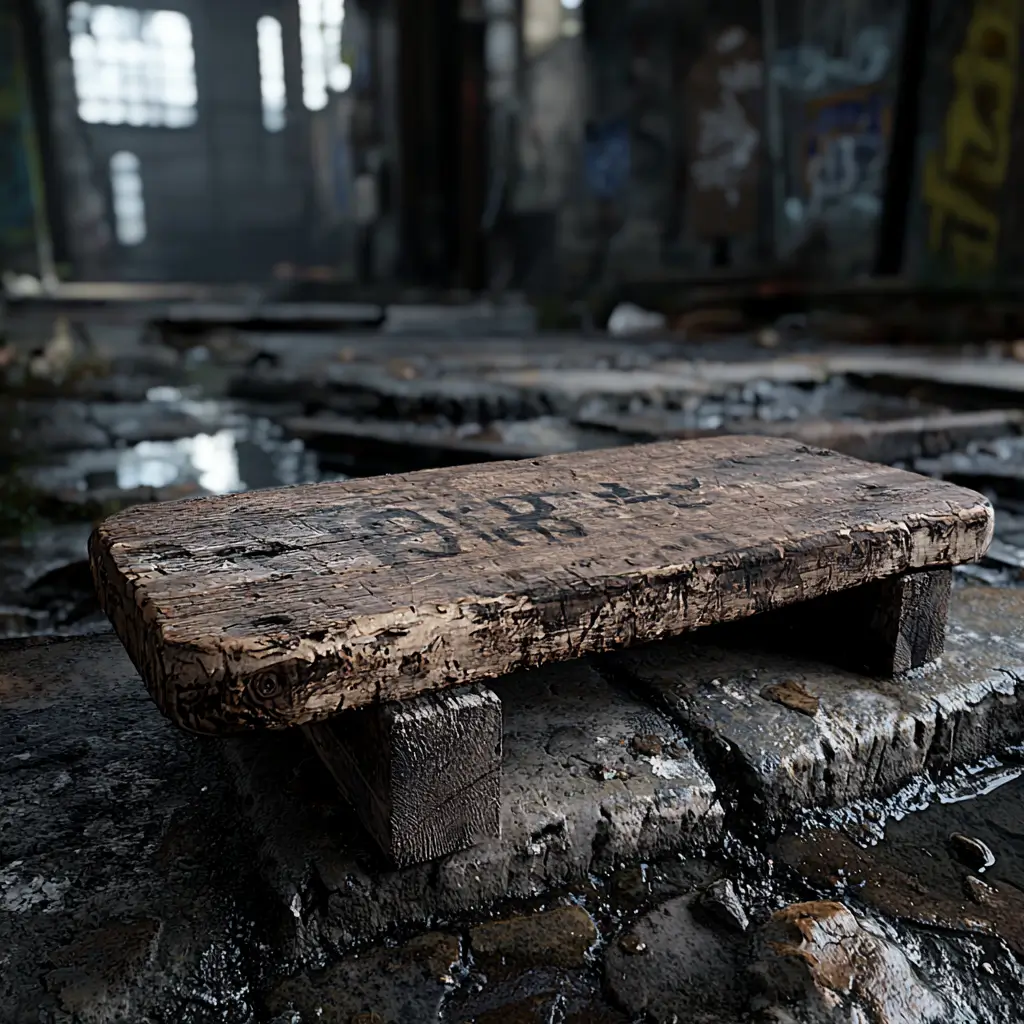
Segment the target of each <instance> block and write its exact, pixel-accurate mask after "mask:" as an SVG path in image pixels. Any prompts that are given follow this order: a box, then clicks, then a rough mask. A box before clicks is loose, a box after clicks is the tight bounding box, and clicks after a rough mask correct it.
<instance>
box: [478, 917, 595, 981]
mask: <svg viewBox="0 0 1024 1024" xmlns="http://www.w3.org/2000/svg"><path fill="white" fill-rule="evenodd" d="M597 937H598V936H597V928H596V927H595V925H594V922H593V921H592V920H591V918H590V915H589V914H588V913H587V912H586V911H585V910H584V909H583V908H582V907H576V906H570V907H556V908H555V909H554V910H548V911H545V912H543V913H540V914H529V915H526V916H523V917H513V918H507V919H505V920H500V921H488V922H486V923H485V924H480V925H477V926H476V927H475V928H473V929H471V930H470V933H469V944H470V949H471V950H472V953H473V959H474V961H475V963H476V966H477V967H478V968H479V969H480V970H481V971H483V972H484V973H485V974H487V975H488V977H490V976H494V977H501V976H508V975H512V974H517V973H520V972H522V971H525V970H529V969H530V968H533V967H560V968H563V969H566V970H568V969H570V968H574V967H583V966H584V965H585V964H586V961H587V954H588V953H589V952H590V950H591V949H592V948H593V947H594V945H595V943H596V942H597Z"/></svg>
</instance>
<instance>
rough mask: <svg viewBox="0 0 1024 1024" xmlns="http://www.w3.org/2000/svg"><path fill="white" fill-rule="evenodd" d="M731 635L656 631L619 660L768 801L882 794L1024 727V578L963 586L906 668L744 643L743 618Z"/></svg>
mask: <svg viewBox="0 0 1024 1024" xmlns="http://www.w3.org/2000/svg"><path fill="white" fill-rule="evenodd" d="M724 636H726V634H722V633H720V634H719V637H718V639H719V640H721V639H722V638H723V637H724ZM728 636H730V637H733V638H735V639H736V643H735V644H731V645H730V646H729V647H728V648H727V647H726V646H724V644H723V645H721V646H709V645H706V644H704V643H700V642H695V641H689V642H684V641H679V642H670V643H659V644H652V645H650V646H647V647H644V648H641V649H637V650H634V651H628V652H624V653H622V654H618V655H614V656H613V657H612V659H611V660H610V664H612V665H614V668H615V671H616V672H618V673H619V674H620V676H621V677H622V678H624V679H625V680H627V681H628V682H630V683H631V684H633V685H636V686H639V687H641V688H643V689H644V690H646V692H649V693H651V694H652V696H653V697H654V698H655V700H656V701H658V702H659V703H660V704H661V705H662V706H663V707H665V708H666V709H667V710H668V711H669V713H670V714H671V715H672V716H673V717H674V718H675V719H676V720H677V721H678V722H679V723H680V724H681V725H683V726H684V727H685V728H686V729H687V730H688V731H689V732H690V733H691V736H692V737H693V739H694V741H695V742H696V743H697V745H698V748H699V750H700V751H701V752H702V753H703V755H704V756H705V759H706V763H707V764H708V765H709V766H710V767H711V769H712V773H713V774H715V775H716V777H717V779H718V781H719V782H720V783H721V782H726V781H727V782H729V783H730V785H731V788H732V789H733V791H734V793H735V796H736V798H737V800H738V801H739V802H740V803H741V804H744V805H747V806H752V807H755V808H757V809H758V810H759V812H767V813H769V814H770V815H778V814H787V813H791V812H794V811H799V810H802V809H806V808H812V807H821V806H842V805H844V804H847V803H849V802H851V801H853V800H857V799H861V798H866V797H875V796H882V795H887V794H889V793H892V792H893V791H895V790H896V789H898V788H899V787H900V786H902V785H903V784H904V783H906V782H907V781H909V780H910V779H912V778H913V777H915V776H918V775H920V774H922V773H924V772H925V771H928V770H933V771H934V770H943V769H947V768H950V767H952V766H954V765H957V764H963V763H969V762H972V761H976V760H978V759H980V758H981V757H983V756H985V755H987V754H990V753H992V752H993V751H995V750H997V749H999V748H1000V747H1002V746H1005V745H1007V744H1012V743H1015V742H1019V741H1020V739H1021V738H1022V737H1024V591H1020V590H1005V589H994V588H988V587H964V588H962V589H958V590H957V591H956V592H955V593H954V595H953V598H952V602H951V609H950V619H949V633H948V638H947V643H946V652H945V654H944V655H943V657H942V659H941V660H940V661H938V662H935V663H932V664H930V665H926V666H924V667H923V668H921V669H917V670H915V671H914V672H912V673H910V674H909V675H908V676H905V677H903V678H902V679H900V680H898V681H888V680H879V679H874V678H871V677H869V676H866V675H861V674H858V673H855V672H847V671H843V670H839V669H835V668H832V667H831V666H827V665H824V664H821V663H816V662H813V661H809V660H807V659H803V658H800V657H798V656H794V655H788V654H777V653H769V652H764V651H758V650H745V649H743V647H742V646H741V644H742V642H743V639H742V638H743V633H742V627H738V628H737V629H735V630H734V631H733V632H731V633H729V634H728Z"/></svg>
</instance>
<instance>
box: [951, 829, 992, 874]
mask: <svg viewBox="0 0 1024 1024" xmlns="http://www.w3.org/2000/svg"><path fill="white" fill-rule="evenodd" d="M949 846H950V849H951V850H952V852H953V856H954V857H956V859H957V860H959V861H960V863H961V864H965V865H966V866H967V867H969V868H971V869H972V870H973V871H977V872H979V873H980V872H982V871H987V870H988V869H989V868H990V867H992V865H993V864H995V862H996V855H995V854H994V853H993V852H992V851H991V850H990V849H989V847H988V846H987V845H986V844H985V843H983V842H982V841H981V840H980V839H975V838H974V836H965V835H964V834H963V833H962V832H954V833H953V834H952V835H951V836H950V837H949Z"/></svg>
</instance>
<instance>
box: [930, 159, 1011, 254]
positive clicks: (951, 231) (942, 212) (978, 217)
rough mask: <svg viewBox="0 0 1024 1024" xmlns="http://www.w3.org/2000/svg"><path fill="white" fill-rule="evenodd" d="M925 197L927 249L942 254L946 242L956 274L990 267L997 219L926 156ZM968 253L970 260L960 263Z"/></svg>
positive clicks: (940, 164) (939, 163) (994, 246)
mask: <svg viewBox="0 0 1024 1024" xmlns="http://www.w3.org/2000/svg"><path fill="white" fill-rule="evenodd" d="M924 193H925V196H926V197H927V201H928V205H929V206H930V207H931V210H930V214H929V220H928V246H929V248H930V249H931V250H932V251H933V252H941V251H942V250H944V249H945V248H946V240H947V238H949V239H950V246H949V248H950V249H951V250H952V254H953V261H954V263H955V264H956V267H957V269H958V270H962V271H965V272H969V271H972V270H985V269H987V268H988V267H990V266H992V264H993V262H994V261H995V257H996V243H997V241H998V240H999V218H998V217H997V216H996V214H995V213H994V212H993V211H992V210H991V209H990V208H989V207H988V206H986V205H985V204H984V203H981V202H979V201H978V200H977V199H975V198H974V196H972V195H971V193H970V192H968V191H966V190H965V189H964V188H963V187H962V186H960V185H959V184H957V182H956V181H954V180H952V179H950V178H949V177H947V176H946V174H945V173H944V168H943V167H942V163H941V160H940V158H939V157H938V155H937V154H935V153H930V154H929V156H928V160H927V163H926V164H925V170H924ZM968 232H969V234H968ZM958 239H959V240H961V241H957V240H958ZM968 243H969V244H968ZM968 252H969V253H970V258H969V259H961V256H963V257H966V255H967V254H968Z"/></svg>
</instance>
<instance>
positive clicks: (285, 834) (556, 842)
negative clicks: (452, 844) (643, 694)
mask: <svg viewBox="0 0 1024 1024" xmlns="http://www.w3.org/2000/svg"><path fill="white" fill-rule="evenodd" d="M493 689H494V691H495V692H496V693H497V694H498V695H499V697H501V700H502V708H503V714H504V735H503V764H502V811H501V813H502V836H501V838H500V839H494V840H487V841H485V842H482V843H480V844H478V845H477V846H474V847H473V848H471V849H469V850H465V851H461V852H459V853H455V854H451V855H450V856H448V857H443V858H440V859H439V860H437V861H435V862H432V863H430V864H422V865H415V866H412V867H409V868H404V869H401V870H389V869H388V868H386V867H385V866H384V865H382V864H381V863H380V862H379V860H378V859H377V858H376V855H375V854H374V852H373V850H372V848H371V847H370V846H369V843H368V840H367V839H366V838H365V836H364V835H363V833H362V831H361V829H360V828H359V826H358V825H357V824H356V823H355V821H354V820H353V818H352V815H351V813H350V811H349V810H348V808H347V807H345V805H343V804H342V803H341V802H340V801H339V799H338V797H337V794H336V790H334V789H333V788H332V786H330V785H329V784H327V780H326V778H325V773H324V772H322V770H321V769H320V766H319V764H318V763H316V762H314V761H312V760H311V759H310V756H309V754H308V752H307V751H306V749H305V748H304V747H303V746H301V745H300V744H298V743H297V741H296V739H295V737H293V736H291V735H290V734H288V733H284V734H276V735H275V734H265V735H261V736H248V737H240V738H237V739H225V740H224V741H223V742H221V743H219V744H218V747H217V749H218V750H219V751H221V752H223V754H224V756H225V757H226V759H227V761H228V765H229V767H230V769H231V772H232V775H233V776H234V778H235V782H236V785H237V786H238V789H239V792H240V794H241V795H242V798H243V802H244V805H245V806H246V807H247V808H248V810H249V813H250V815H251V817H252V820H253V823H254V825H255V827H256V829H257V831H258V832H259V834H260V837H261V840H262V852H263V871H264V877H265V878H267V880H268V882H269V883H270V884H271V885H272V887H273V888H274V889H275V890H276V891H277V892H278V894H279V897H280V900H281V902H282V903H283V904H284V906H286V907H292V906H294V907H297V908H307V907H308V908H310V909H309V911H308V912H306V911H305V909H300V910H299V911H297V913H296V914H294V915H292V920H294V922H295V928H296V933H295V938H296V941H298V942H299V943H300V944H301V943H304V942H307V941H308V942H311V943H313V944H316V943H317V942H319V941H321V940H323V939H326V940H328V941H329V942H330V943H331V944H333V945H334V946H337V947H339V948H343V947H345V946H348V945H352V944H354V943H356V942H359V941H365V940H367V939H370V938H372V937H374V936H377V935H381V934H384V933H386V932H388V931H390V930H392V929H393V928H394V927H396V926H398V925H409V924H416V923H422V922H426V921H428V920H430V919H431V918H432V917H435V916H441V917H444V918H448V917H453V916H456V915H463V914H465V913H466V912H468V911H471V910H483V909H486V908H487V907H488V906H492V905H494V904H496V903H497V902H499V901H500V900H503V899H505V898H506V897H511V898H519V897H533V896H536V895H539V894H542V893H544V892H547V891H549V890H551V889H552V888H554V887H556V886H560V885H564V884H566V883H571V882H574V881H577V882H578V881H585V880H586V879H587V878H588V877H589V876H590V875H592V874H611V873H612V872H613V871H616V870H618V869H619V868H620V867H621V866H623V865H626V864H638V863H640V862H643V861H651V860H656V859H658V858H661V857H664V856H667V855H669V854H673V853H677V852H682V851H699V850H701V849H703V848H705V847H706V846H707V845H709V844H711V843H714V842H715V841H716V840H717V839H718V837H719V836H720V834H721V828H722V808H721V805H720V804H719V803H718V801H717V798H716V793H715V788H714V785H713V783H712V782H711V779H710V778H709V776H708V775H707V774H706V773H705V772H704V770H703V769H702V768H701V767H700V765H699V764H698V763H697V761H696V759H695V758H694V755H693V753H692V752H691V750H690V749H689V746H688V744H687V741H686V739H685V737H684V735H683V733H682V732H681V730H680V729H679V727H678V726H675V725H673V724H672V723H671V722H670V721H669V720H668V719H667V718H665V717H664V716H663V715H661V714H660V713H659V712H657V711H656V710H654V709H653V708H651V707H650V706H648V705H646V704H643V703H641V702H639V701H638V700H636V699H634V698H632V697H630V696H629V695H628V694H626V693H624V692H622V691H620V690H619V689H617V688H616V687H614V686H612V685H611V684H609V683H608V682H607V681H605V680H604V679H603V678H602V677H601V676H599V675H598V673H597V672H595V671H594V670H593V669H592V668H591V667H589V666H588V665H587V664H585V663H582V662H577V663H572V664H567V665H562V666H552V667H551V668H547V669H542V670H538V671H534V672H529V673H524V674H522V675H518V676H514V677H509V678H507V679H503V680H498V681H497V682H495V683H494V684H493ZM637 735H642V736H659V737H661V739H662V741H663V751H662V753H661V754H660V755H656V756H649V755H646V754H640V753H637V752H636V751H635V749H634V748H633V747H632V746H631V742H630V741H631V740H632V738H633V737H634V736H637ZM317 894H319V895H317Z"/></svg>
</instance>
